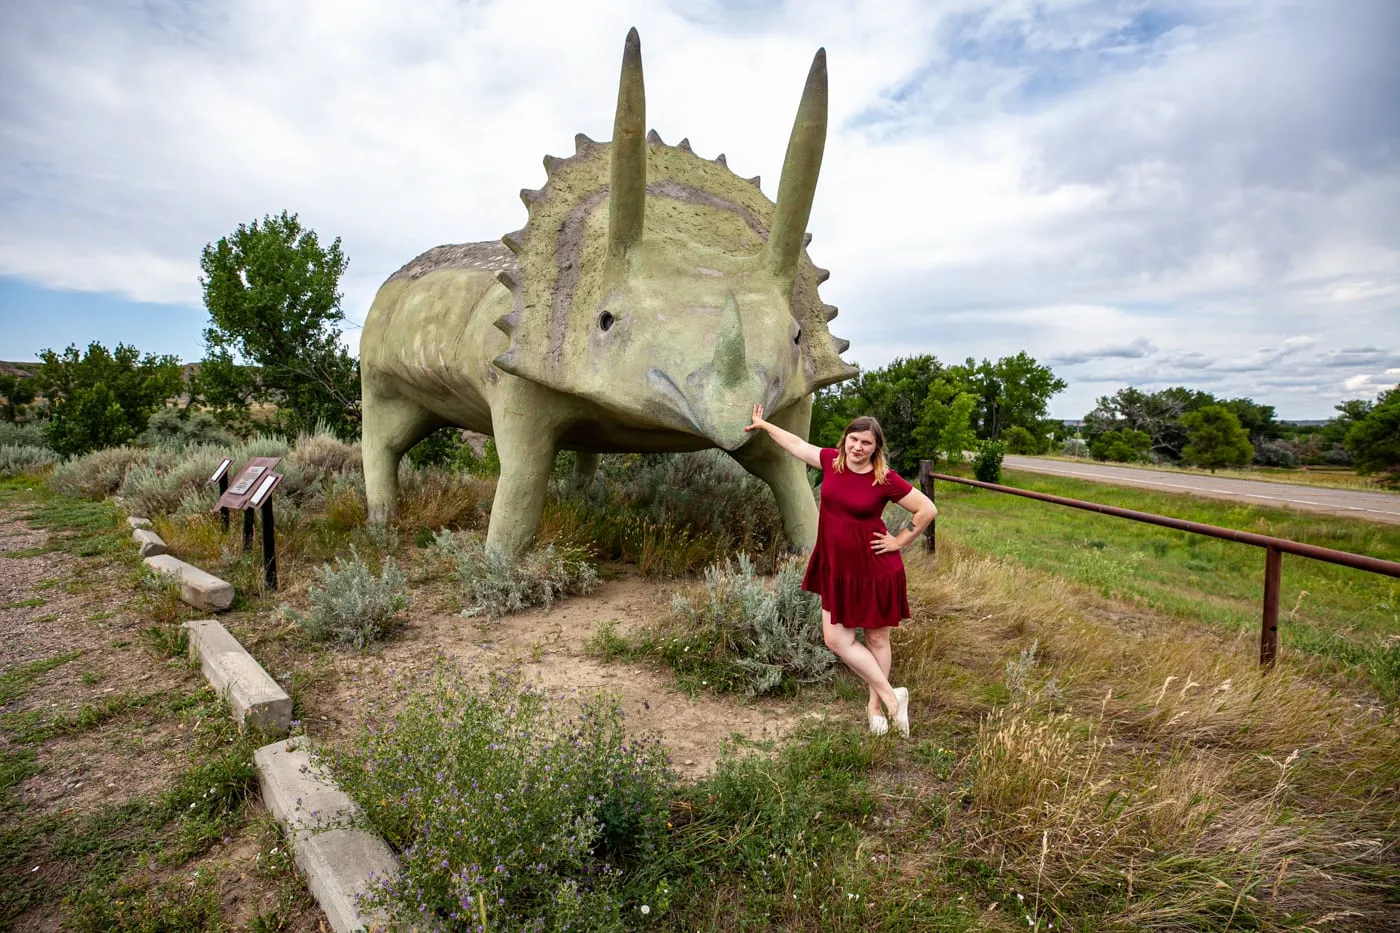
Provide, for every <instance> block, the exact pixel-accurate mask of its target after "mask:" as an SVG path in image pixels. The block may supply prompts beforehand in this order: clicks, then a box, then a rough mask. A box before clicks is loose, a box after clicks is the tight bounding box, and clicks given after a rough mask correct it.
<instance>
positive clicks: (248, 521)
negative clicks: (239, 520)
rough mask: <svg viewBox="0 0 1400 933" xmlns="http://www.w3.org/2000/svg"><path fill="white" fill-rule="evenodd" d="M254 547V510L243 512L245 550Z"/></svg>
mask: <svg viewBox="0 0 1400 933" xmlns="http://www.w3.org/2000/svg"><path fill="white" fill-rule="evenodd" d="M252 546H253V510H252V509H244V510H243V550H244V551H247V550H248V548H250V547H252Z"/></svg>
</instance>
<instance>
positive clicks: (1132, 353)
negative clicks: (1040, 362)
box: [1048, 337, 1157, 366]
mask: <svg viewBox="0 0 1400 933" xmlns="http://www.w3.org/2000/svg"><path fill="white" fill-rule="evenodd" d="M1156 352H1157V347H1156V346H1155V345H1153V343H1152V341H1151V340H1148V339H1147V338H1146V337H1138V338H1136V339H1135V340H1133V341H1132V342H1131V343H1127V344H1121V345H1118V346H1107V347H1099V348H1097V349H1094V350H1084V351H1082V352H1079V353H1065V354H1061V355H1058V356H1052V357H1050V358H1049V360H1048V361H1049V362H1051V363H1057V364H1060V365H1063V366H1073V365H1076V364H1078V363H1088V362H1091V361H1095V360H1111V359H1118V358H1126V359H1141V358H1142V357H1145V356H1151V355H1152V354H1154V353H1156Z"/></svg>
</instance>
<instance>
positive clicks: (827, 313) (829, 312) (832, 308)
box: [822, 305, 838, 324]
mask: <svg viewBox="0 0 1400 933" xmlns="http://www.w3.org/2000/svg"><path fill="white" fill-rule="evenodd" d="M837 313H838V312H837V310H836V305H822V317H824V318H826V322H827V323H828V324H830V323H831V322H832V321H834V320H836V315H837Z"/></svg>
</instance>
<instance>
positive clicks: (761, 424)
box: [744, 405, 822, 470]
mask: <svg viewBox="0 0 1400 933" xmlns="http://www.w3.org/2000/svg"><path fill="white" fill-rule="evenodd" d="M744 430H745V431H767V432H768V436H769V437H771V438H773V443H775V444H777V445H778V446H779V447H781V448H782V449H783V450H786V451H787V452H788V453H790V454H792V455H793V456H794V457H796V458H797V459H798V460H801V461H802V462H803V463H805V464H807V465H808V466H809V467H815V468H816V469H818V470H820V469H821V468H822V449H821V448H820V447H818V446H817V445H816V444H809V443H807V442H806V441H804V440H803V439H802V438H800V437H798V436H797V435H796V434H793V433H792V432H791V431H784V430H783V429H782V428H780V427H778V426H777V425H776V424H771V423H770V422H767V421H764V420H763V406H762V405H755V406H754V407H753V423H752V424H750V425H749V426H748V427H747V428H744Z"/></svg>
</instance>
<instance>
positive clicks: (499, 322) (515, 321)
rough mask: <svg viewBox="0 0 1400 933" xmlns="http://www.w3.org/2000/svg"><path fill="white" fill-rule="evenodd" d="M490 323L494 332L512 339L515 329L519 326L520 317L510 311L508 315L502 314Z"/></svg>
mask: <svg viewBox="0 0 1400 933" xmlns="http://www.w3.org/2000/svg"><path fill="white" fill-rule="evenodd" d="M492 323H493V326H494V327H495V328H496V330H498V331H500V332H501V333H503V334H505V335H506V336H507V337H514V336H515V329H516V328H517V327H519V326H520V315H519V314H518V313H517V312H515V311H512V312H510V313H509V314H502V315H501V316H500V317H498V318H496V320H495V321H493V322H492Z"/></svg>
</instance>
